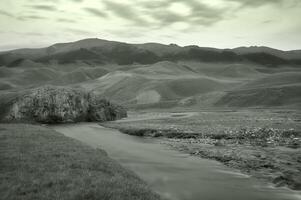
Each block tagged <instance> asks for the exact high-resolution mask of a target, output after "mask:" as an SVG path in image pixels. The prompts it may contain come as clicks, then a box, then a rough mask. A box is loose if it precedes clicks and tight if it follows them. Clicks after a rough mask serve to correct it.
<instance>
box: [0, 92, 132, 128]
mask: <svg viewBox="0 0 301 200" xmlns="http://www.w3.org/2000/svg"><path fill="white" fill-rule="evenodd" d="M126 115H127V114H126V110H125V109H124V108H122V107H121V106H118V105H115V104H112V103H110V102H109V101H107V100H105V99H102V98H100V97H99V96H97V95H96V94H94V93H93V92H85V91H82V90H77V89H71V88H64V87H54V86H43V87H40V88H36V89H33V90H30V91H29V92H28V93H27V94H26V95H22V96H20V97H18V98H16V99H14V100H13V102H12V103H11V105H10V108H9V109H8V112H7V113H6V114H5V115H4V119H3V120H4V121H34V122H41V123H65V122H81V121H111V120H116V119H120V118H123V117H126Z"/></svg>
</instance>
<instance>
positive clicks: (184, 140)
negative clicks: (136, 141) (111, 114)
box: [102, 110, 301, 190]
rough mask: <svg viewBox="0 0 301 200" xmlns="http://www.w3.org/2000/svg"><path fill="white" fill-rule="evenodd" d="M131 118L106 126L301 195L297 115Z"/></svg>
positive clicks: (240, 113)
mask: <svg viewBox="0 0 301 200" xmlns="http://www.w3.org/2000/svg"><path fill="white" fill-rule="evenodd" d="M151 115H152V116H154V115H155V114H154V113H152V114H151ZM158 116H164V115H162V114H158ZM165 116H167V115H165ZM143 117H145V118H146V119H145V120H143ZM130 118H131V117H130ZM130 118H129V119H127V120H124V121H122V120H120V121H116V122H108V123H102V125H103V126H106V127H110V128H116V129H119V130H120V131H121V132H123V133H126V134H130V135H137V136H147V137H159V138H160V140H161V143H164V144H166V145H169V146H170V147H172V148H174V149H177V150H179V151H182V152H185V153H189V154H191V155H194V156H200V157H203V158H209V159H214V160H217V161H220V162H222V163H224V164H225V165H227V166H230V167H233V168H235V169H239V170H240V171H242V172H243V173H246V174H249V175H252V176H254V177H256V178H260V179H264V180H266V181H267V182H270V183H273V184H274V185H275V186H278V187H283V186H284V187H289V188H290V189H293V190H301V148H300V147H301V124H300V119H301V114H300V113H298V112H294V111H283V110H282V111H279V110H278V111H271V110H260V111H256V110H252V111H250V110H246V111H234V112H233V111H227V112H223V111H214V112H208V111H206V112H199V113H198V114H194V115H185V113H173V114H172V115H171V117H166V118H164V117H159V118H158V119H155V118H154V117H153V118H152V119H148V117H147V116H145V113H142V114H141V117H140V118H139V114H137V113H135V115H134V117H133V118H135V119H139V120H131V119H130Z"/></svg>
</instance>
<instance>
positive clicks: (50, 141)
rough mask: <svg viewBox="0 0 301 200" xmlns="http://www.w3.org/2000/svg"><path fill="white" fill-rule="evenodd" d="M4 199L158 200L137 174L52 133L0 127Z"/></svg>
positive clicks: (96, 151) (33, 127) (18, 126)
mask: <svg viewBox="0 0 301 200" xmlns="http://www.w3.org/2000/svg"><path fill="white" fill-rule="evenodd" d="M0 179H1V183H0V197H1V199H6V200H9V199H22V200H27V199H28V200H34V199H43V200H47V199H49V200H54V199H61V200H67V199H72V200H76V199H78V200H82V199H89V200H93V199H101V200H106V199H110V200H127V199H128V200H135V199H136V200H138V199H139V200H141V199H145V200H155V199H159V197H158V196H157V195H156V194H154V193H153V192H152V191H150V189H149V188H148V187H147V186H146V184H145V183H144V182H142V181H141V180H140V179H139V178H138V177H137V176H136V175H135V174H133V173H132V172H130V171H128V170H126V169H124V168H123V167H121V166H120V165H119V164H118V163H116V162H115V161H113V160H112V159H110V158H109V157H108V156H107V154H106V153H105V152H104V151H103V150H101V149H92V148H90V147H88V146H86V145H84V144H82V143H81V142H78V141H76V140H73V139H70V138H67V137H65V136H63V135H62V134H60V133H57V132H55V131H53V130H51V129H49V128H46V127H42V126H38V125H28V124H0Z"/></svg>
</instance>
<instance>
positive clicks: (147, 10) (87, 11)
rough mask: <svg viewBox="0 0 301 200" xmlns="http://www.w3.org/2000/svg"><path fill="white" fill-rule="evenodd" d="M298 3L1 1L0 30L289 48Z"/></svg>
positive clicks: (69, 37)
mask: <svg viewBox="0 0 301 200" xmlns="http://www.w3.org/2000/svg"><path fill="white" fill-rule="evenodd" d="M300 4H301V3H300V1H299V0H152V1H149V0H123V1H120V0H44V1H40V0H18V1H10V0H1V1H0V7H1V9H0V21H1V22H2V23H3V24H1V26H0V34H4V32H5V33H7V32H9V31H11V33H13V34H14V33H15V32H18V33H20V32H24V36H26V38H29V37H30V35H29V34H27V33H34V32H41V34H38V35H37V34H32V38H30V39H28V41H30V40H34V41H35V37H37V36H39V37H45V41H43V43H47V42H48V43H51V42H52V41H53V40H54V39H52V38H54V37H53V36H59V38H55V39H59V40H61V41H64V40H68V41H69V40H72V39H77V38H78V37H79V36H82V37H85V36H86V37H90V36H93V35H95V37H96V36H101V37H107V39H110V38H112V39H119V40H130V41H133V42H135V41H137V42H139V41H145V42H147V41H149V40H152V41H158V42H162V41H163V42H164V41H169V40H171V39H173V40H174V39H177V40H178V41H179V42H178V41H173V42H174V43H176V42H178V43H180V44H191V43H192V42H193V43H196V44H200V43H202V42H203V43H205V42H204V41H206V42H207V41H208V45H209V46H218V45H217V44H218V43H219V44H221V46H223V45H225V44H231V42H232V43H233V46H235V45H236V44H239V43H241V42H242V40H248V41H250V42H245V44H249V43H251V42H253V43H254V41H257V42H258V43H257V44H260V43H263V41H264V40H265V39H267V40H271V41H269V42H268V43H269V44H272V45H273V42H275V46H277V45H278V46H280V44H281V45H282V46H284V48H290V47H289V44H291V45H292V44H295V45H296V43H297V42H298V41H297V40H298V39H296V38H297V31H299V30H300V29H301V24H300V22H299V20H297V18H298V17H297V15H298V11H299V13H300V12H301V5H300ZM280 12H281V13H280ZM282 12H283V14H282ZM64 33H65V34H64ZM13 34H12V35H10V36H9V37H13ZM47 34H48V36H47ZM7 35H8V34H7ZM19 36H20V35H18V37H19ZM51 36H52V37H51ZM284 36H285V37H290V38H291V39H287V41H288V42H287V47H285V44H284V42H280V41H279V38H280V37H284ZM0 37H2V38H3V37H8V36H6V35H0ZM47 38H48V39H47ZM49 38H51V39H49ZM198 38H199V39H198ZM39 39H41V38H39ZM2 40H3V42H7V40H6V39H2ZM215 40H216V41H215ZM272 40H274V41H272ZM276 40H277V41H276ZM0 42H1V41H0ZM209 42H211V43H213V42H214V43H216V44H213V45H210V44H211V43H209ZM288 43H289V44H288ZM206 44H207V43H206ZM242 45H243V44H242ZM254 45H255V44H254ZM6 46H9V44H6ZM12 46H14V45H12ZM300 48H301V47H300Z"/></svg>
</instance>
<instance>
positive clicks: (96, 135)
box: [52, 123, 301, 200]
mask: <svg viewBox="0 0 301 200" xmlns="http://www.w3.org/2000/svg"><path fill="white" fill-rule="evenodd" d="M52 128H54V129H55V130H56V131H58V132H60V133H63V134H64V135H66V136H68V137H71V138H74V139H77V140H80V141H82V142H84V143H86V144H88V145H89V146H91V147H93V148H101V149H104V150H105V151H106V152H107V153H108V155H109V156H110V157H111V158H113V159H115V160H117V161H118V162H119V163H120V164H121V165H123V166H124V167H126V168H128V169H130V170H132V171H134V172H135V173H136V174H137V175H138V176H139V177H140V178H141V179H143V180H144V181H145V182H147V183H148V184H149V185H150V187H151V188H152V189H153V190H154V191H156V192H157V193H159V194H160V195H161V196H162V197H164V198H166V199H170V200H202V199H203V200H295V199H301V198H300V193H297V192H292V191H290V190H287V189H284V188H273V187H271V186H268V185H266V184H264V183H262V182H260V181H259V180H257V179H253V178H251V177H249V176H246V175H243V174H241V173H239V172H237V171H235V170H233V169H229V168H227V167H225V166H224V165H222V164H220V163H219V162H216V161H212V160H208V159H201V158H198V157H193V156H190V155H188V154H183V153H180V152H178V151H175V150H172V149H170V148H169V147H167V146H165V145H163V144H160V141H159V140H158V139H153V138H142V137H137V136H130V135H126V134H123V133H120V132H119V131H117V130H114V129H109V128H104V127H101V126H99V125H98V124H96V123H79V124H68V125H57V126H52Z"/></svg>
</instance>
